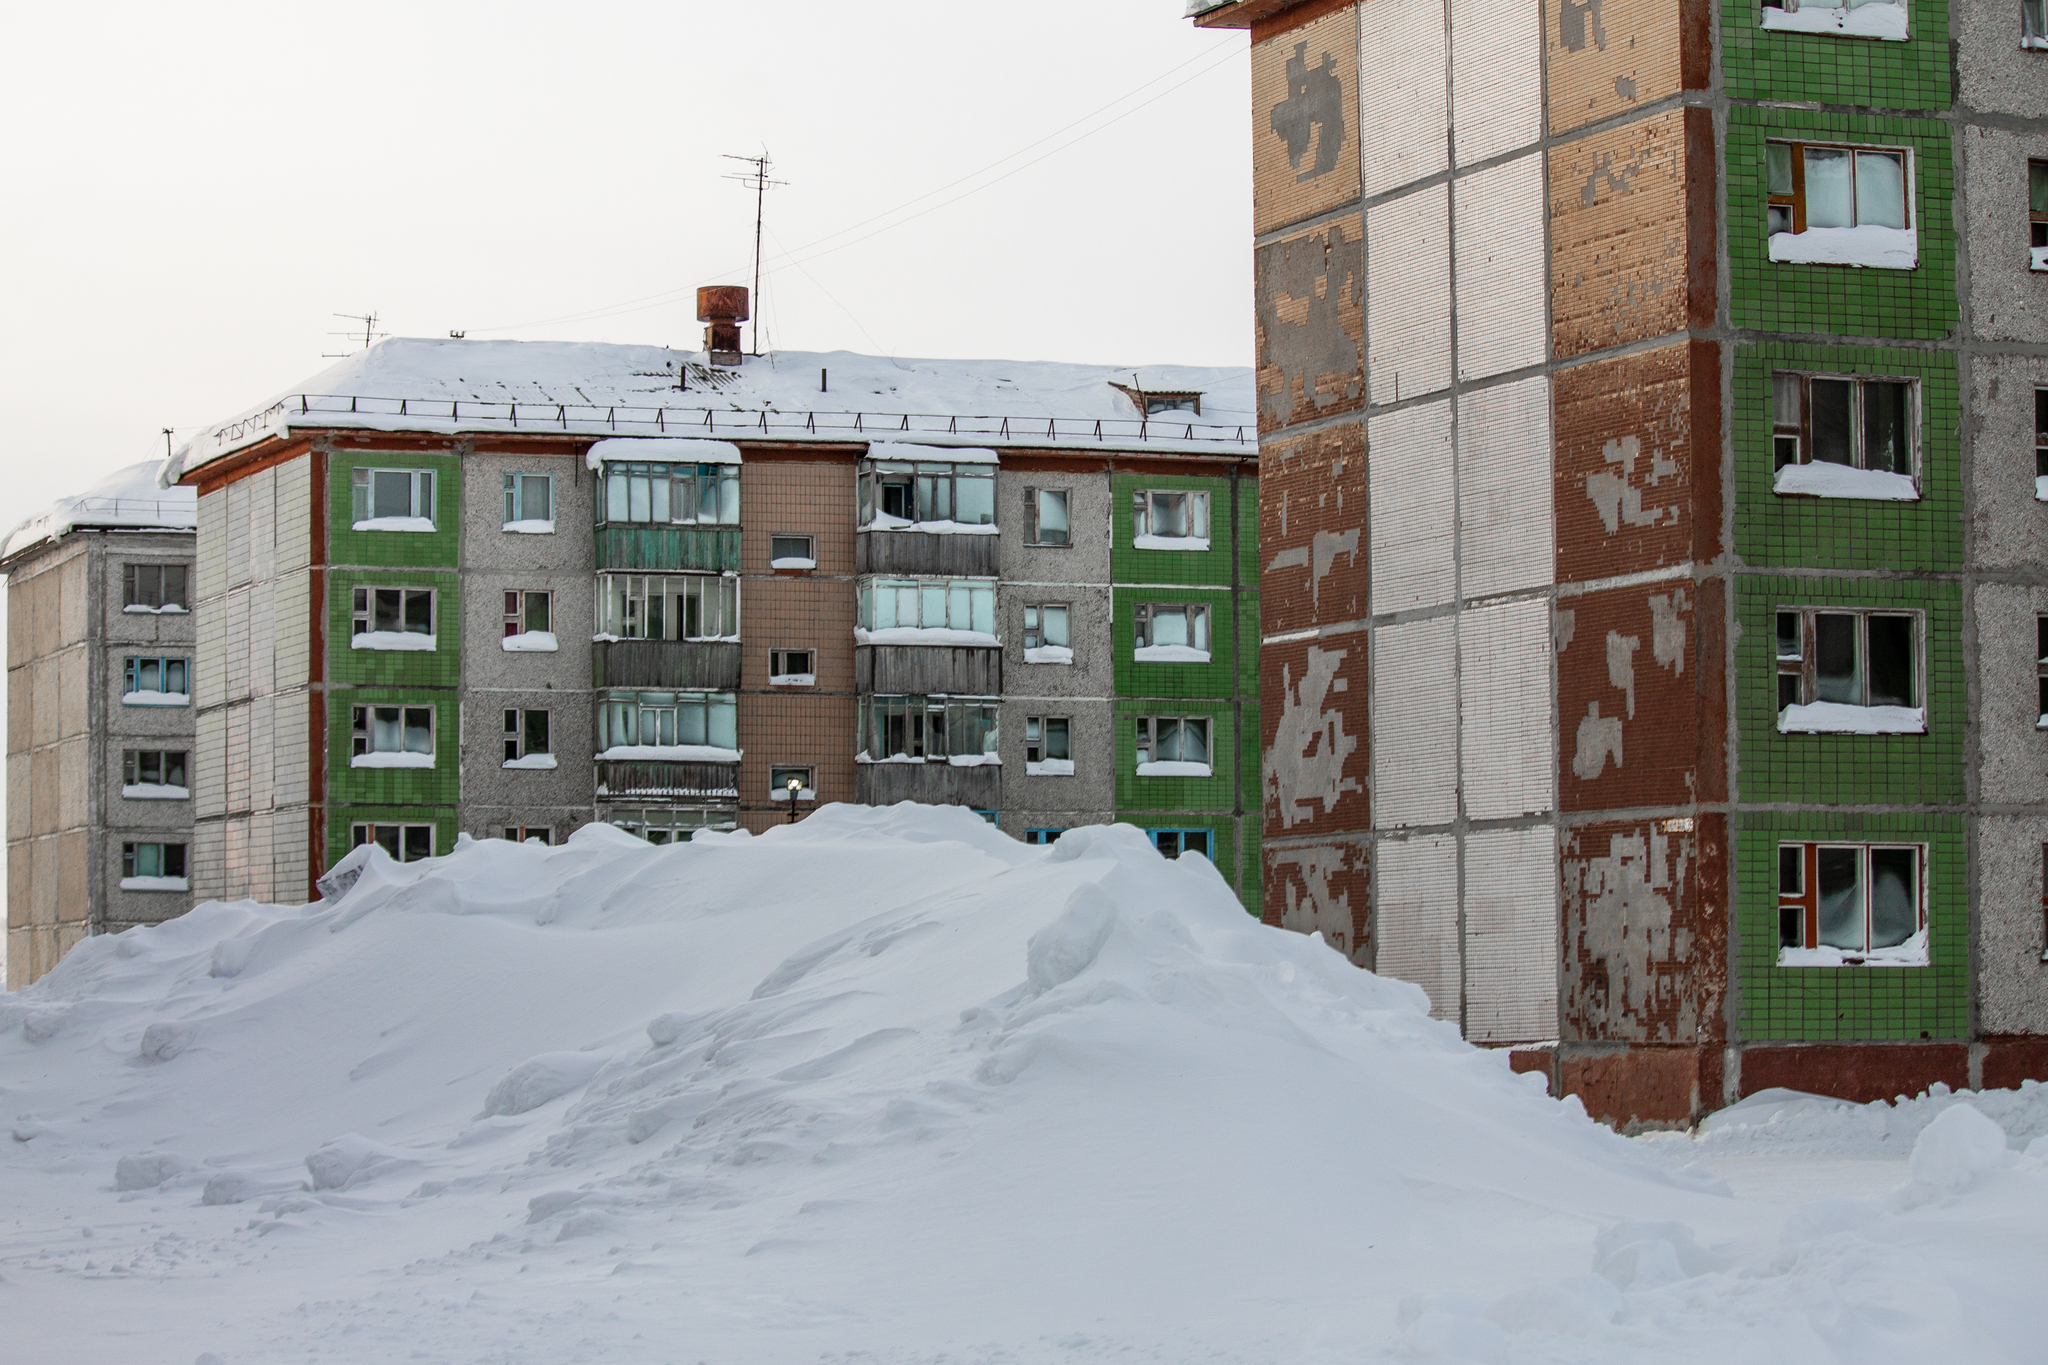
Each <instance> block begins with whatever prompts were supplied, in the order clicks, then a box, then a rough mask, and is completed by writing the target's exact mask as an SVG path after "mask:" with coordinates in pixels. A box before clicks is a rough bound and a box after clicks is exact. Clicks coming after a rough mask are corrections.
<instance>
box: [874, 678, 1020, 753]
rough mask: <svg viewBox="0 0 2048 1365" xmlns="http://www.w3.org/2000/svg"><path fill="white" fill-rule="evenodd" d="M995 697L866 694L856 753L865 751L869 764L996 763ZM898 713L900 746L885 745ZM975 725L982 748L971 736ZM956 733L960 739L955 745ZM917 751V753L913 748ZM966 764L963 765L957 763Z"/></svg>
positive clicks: (999, 731) (997, 705) (998, 725)
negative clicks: (969, 760)
mask: <svg viewBox="0 0 2048 1365" xmlns="http://www.w3.org/2000/svg"><path fill="white" fill-rule="evenodd" d="M1000 703H1001V698H999V697H956V696H947V695H943V694H935V693H918V694H911V693H895V692H881V693H869V694H866V695H864V696H862V697H861V698H860V699H859V703H858V707H857V711H856V717H857V720H856V723H857V724H858V726H859V729H858V730H857V731H856V733H855V743H856V754H857V755H858V754H865V755H867V759H866V761H867V762H869V763H884V762H896V763H903V762H916V761H922V762H925V763H950V762H951V761H952V760H953V759H954V758H978V759H979V760H980V761H982V762H997V763H999V762H1000V761H1001V758H1000V752H1001V751H1000V744H1001V739H1002V712H1001V705H1000ZM897 717H900V718H901V732H902V733H901V738H902V742H903V743H902V749H901V750H900V751H899V750H897V749H893V748H890V747H888V744H887V743H886V742H885V741H888V740H889V739H890V733H889V731H890V722H891V720H892V719H893V718H897ZM977 730H979V731H980V732H981V735H982V742H981V747H980V748H978V749H973V748H969V747H967V746H969V745H971V744H972V743H973V740H972V738H971V736H972V735H973V734H974V733H975V732H976V731H977ZM955 736H959V737H960V744H959V746H958V747H957V748H956V746H955V745H954V738H955ZM912 750H916V752H912ZM962 766H967V765H962Z"/></svg>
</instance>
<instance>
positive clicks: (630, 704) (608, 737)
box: [596, 688, 739, 761]
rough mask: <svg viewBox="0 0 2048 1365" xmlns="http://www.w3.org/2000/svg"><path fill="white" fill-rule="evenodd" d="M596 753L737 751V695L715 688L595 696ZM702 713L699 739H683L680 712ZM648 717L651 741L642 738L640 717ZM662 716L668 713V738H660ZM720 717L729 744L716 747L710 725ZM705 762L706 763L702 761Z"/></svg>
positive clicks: (610, 690)
mask: <svg viewBox="0 0 2048 1365" xmlns="http://www.w3.org/2000/svg"><path fill="white" fill-rule="evenodd" d="M596 701H597V752H598V753H599V754H604V753H606V752H608V751H610V750H612V749H621V748H640V747H648V748H660V749H672V748H681V747H684V746H686V745H694V746H697V747H701V748H706V749H732V750H737V749H738V748H739V694H738V693H736V692H728V691H721V690H718V689H715V688H703V689H698V688H682V689H678V690H675V691H668V692H664V691H659V690H656V689H653V688H607V689H605V690H604V691H602V692H600V693H598V694H597V698H596ZM686 709H690V710H699V711H702V712H703V726H702V733H703V736H704V737H703V738H702V739H684V738H682V735H683V733H684V724H683V721H684V715H683V713H684V711H685V710H686ZM649 713H652V715H653V716H654V717H655V720H654V726H655V733H654V737H653V738H652V739H649V738H647V737H645V736H643V735H642V734H641V733H640V731H641V729H642V727H643V724H644V721H643V717H645V716H646V715H648V714H649ZM664 713H672V714H671V716H670V721H669V734H670V738H669V739H667V740H666V741H664V740H663V739H662V738H661V720H660V717H661V716H662V715H663V714H664ZM721 713H723V717H724V722H725V725H726V726H729V727H730V737H731V741H732V742H731V743H729V744H720V743H718V742H717V739H716V738H715V735H716V734H717V733H718V731H717V730H715V729H714V722H715V721H716V720H718V719H719V717H720V715H721ZM628 720H630V723H631V734H630V736H629V735H627V734H625V733H624V727H625V726H626V724H627V722H628ZM706 761H709V760H706Z"/></svg>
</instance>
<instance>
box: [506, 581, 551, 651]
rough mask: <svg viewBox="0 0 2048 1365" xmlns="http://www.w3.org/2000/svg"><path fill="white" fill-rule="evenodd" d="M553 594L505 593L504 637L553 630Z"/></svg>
mask: <svg viewBox="0 0 2048 1365" xmlns="http://www.w3.org/2000/svg"><path fill="white" fill-rule="evenodd" d="M553 603H554V594H553V593H546V592H531V591H520V592H508V593H506V594H505V638H507V639H510V638H511V637H513V636H514V635H530V634H541V635H545V634H548V633H550V632H551V631H553V630H554V624H553V622H554V617H553V614H552V611H551V608H552V606H553Z"/></svg>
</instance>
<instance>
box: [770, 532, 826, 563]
mask: <svg viewBox="0 0 2048 1365" xmlns="http://www.w3.org/2000/svg"><path fill="white" fill-rule="evenodd" d="M792 541H800V542H802V545H803V553H802V554H784V553H783V550H787V549H789V548H791V546H790V542H792ZM777 542H781V545H780V548H778V547H777ZM797 560H801V561H803V562H802V563H801V564H799V563H796V562H794V561H797ZM768 566H769V567H770V568H772V569H775V570H776V571H777V572H781V573H802V572H805V571H807V570H810V569H815V568H817V567H818V538H817V537H816V536H814V535H811V534H810V533H809V532H807V531H776V532H774V533H773V534H771V535H770V536H769V537H768Z"/></svg>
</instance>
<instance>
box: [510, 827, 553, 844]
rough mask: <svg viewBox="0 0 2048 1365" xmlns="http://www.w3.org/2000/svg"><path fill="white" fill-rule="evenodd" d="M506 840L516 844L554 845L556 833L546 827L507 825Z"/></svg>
mask: <svg viewBox="0 0 2048 1365" xmlns="http://www.w3.org/2000/svg"><path fill="white" fill-rule="evenodd" d="M505 839H506V841H507V842H509V843H514V844H524V843H529V842H531V843H537V844H552V843H554V841H555V832H554V831H553V830H551V829H549V828H548V827H547V826H546V825H507V826H505Z"/></svg>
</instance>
